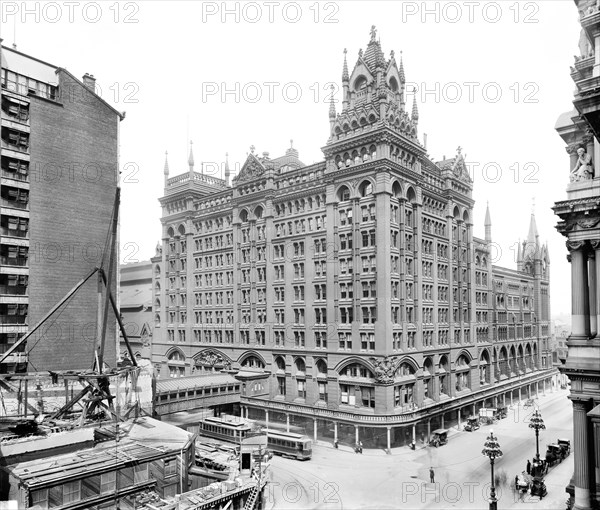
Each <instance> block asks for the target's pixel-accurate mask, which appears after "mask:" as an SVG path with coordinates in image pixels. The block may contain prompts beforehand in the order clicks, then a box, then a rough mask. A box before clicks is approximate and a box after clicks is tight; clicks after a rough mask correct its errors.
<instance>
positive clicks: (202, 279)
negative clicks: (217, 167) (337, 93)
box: [152, 30, 554, 447]
mask: <svg viewBox="0 0 600 510" xmlns="http://www.w3.org/2000/svg"><path fill="white" fill-rule="evenodd" d="M405 82H406V80H405V74H404V66H403V63H402V60H400V62H398V61H396V60H395V56H394V53H393V52H392V53H391V54H390V56H389V58H387V57H385V56H384V53H383V51H382V49H381V45H380V43H379V41H378V40H376V37H375V31H374V30H373V31H372V34H371V39H370V41H369V43H368V45H367V48H366V51H364V52H363V51H362V50H361V51H360V52H359V54H358V57H357V59H356V63H355V65H354V68H353V70H352V72H349V70H348V65H347V61H346V57H344V64H343V72H342V93H343V98H342V105H341V106H342V107H341V111H339V112H338V111H336V107H335V104H334V103H332V104H331V106H330V110H329V123H330V136H329V139H328V140H327V144H326V145H325V147H324V148H323V154H324V158H325V159H324V161H321V162H318V163H315V164H312V165H305V164H304V163H302V161H301V160H300V159H299V153H298V151H297V150H296V149H294V148H290V149H288V150H287V151H286V153H285V155H284V156H282V157H278V158H273V159H272V158H270V157H269V154H268V153H263V154H262V155H258V154H256V153H255V152H254V148H251V153H250V154H249V155H248V157H247V160H246V162H245V163H244V165H243V167H242V168H241V170H240V172H239V174H238V175H237V176H236V177H235V178H234V179H233V181H232V183H231V185H230V183H229V180H230V171H229V167H228V166H225V179H218V178H216V177H212V176H207V175H205V174H204V173H202V172H196V171H195V170H194V160H193V156H192V152H191V150H190V158H189V171H188V172H186V173H184V174H181V175H177V176H175V177H170V175H169V167H168V164H167V163H165V170H164V172H165V194H164V197H162V198H161V199H160V202H161V205H162V210H163V214H162V218H161V222H162V225H163V239H162V242H163V244H162V248H160V249H159V250H158V251H157V256H156V257H155V258H154V259H152V260H153V264H154V269H153V271H154V283H153V289H154V295H153V310H154V312H155V333H154V339H153V354H152V357H153V363H154V364H155V366H156V367H157V369H158V370H159V372H160V373H161V375H162V376H163V377H169V376H171V377H180V376H189V375H192V374H196V373H202V372H205V371H207V370H208V371H211V370H214V369H220V368H231V370H232V371H235V372H237V374H236V377H237V378H238V379H239V380H241V381H242V389H241V391H242V395H241V406H242V409H241V411H242V413H243V414H244V415H247V416H249V417H251V418H258V419H261V420H264V421H266V422H270V424H271V425H273V422H281V423H285V424H287V425H288V427H290V428H293V427H298V428H299V429H300V430H303V431H305V432H306V433H309V434H311V435H313V434H314V436H315V438H317V437H318V438H328V439H333V437H334V436H335V437H337V438H339V440H340V441H344V440H346V441H349V442H354V440H356V439H358V438H360V440H361V441H363V443H364V444H365V446H369V445H379V446H382V447H385V446H387V447H390V446H397V445H402V444H406V443H408V442H410V441H411V440H412V439H413V437H416V438H417V439H420V438H426V437H427V436H428V435H429V433H430V432H431V431H432V430H434V429H436V428H439V427H449V426H452V425H459V426H460V423H461V421H462V420H464V419H466V418H467V417H468V416H470V415H472V414H474V413H477V410H478V408H480V407H482V406H488V407H490V406H496V405H501V404H503V403H505V404H506V405H509V404H511V403H513V401H516V400H517V399H522V398H526V397H528V396H530V395H532V393H535V392H537V391H539V390H543V389H544V388H545V386H546V384H547V383H549V382H550V379H551V378H552V375H553V373H554V370H553V369H552V368H551V367H552V362H551V357H550V353H549V334H550V331H549V319H550V301H549V300H550V281H549V263H550V261H549V258H548V252H547V249H546V246H542V245H541V244H540V243H539V242H538V232H537V228H536V225H535V218H534V217H533V215H532V217H531V223H530V227H529V233H528V235H527V241H525V242H524V243H523V245H522V246H520V247H519V255H518V258H519V260H518V267H517V269H507V268H501V267H496V266H493V265H492V256H493V254H492V249H493V246H492V228H491V217H490V214H489V211H488V214H487V216H486V222H485V238H483V239H481V238H477V237H475V235H474V232H473V220H472V218H473V207H474V199H473V196H472V190H473V183H472V180H471V178H470V176H469V174H468V171H467V167H466V164H465V160H464V156H463V154H462V152H461V150H460V149H459V150H458V151H457V154H456V156H455V157H454V158H451V159H444V160H442V161H439V162H434V161H433V160H432V159H430V157H429V155H428V154H427V152H426V150H425V147H424V146H423V145H422V144H421V142H420V141H419V139H418V122H419V114H418V109H417V105H416V103H415V102H413V105H412V109H411V110H409V109H407V107H406V90H405Z"/></svg>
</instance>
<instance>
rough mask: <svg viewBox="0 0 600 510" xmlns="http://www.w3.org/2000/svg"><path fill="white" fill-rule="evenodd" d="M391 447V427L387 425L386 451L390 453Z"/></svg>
mask: <svg viewBox="0 0 600 510" xmlns="http://www.w3.org/2000/svg"><path fill="white" fill-rule="evenodd" d="M391 449H392V427H388V428H387V451H388V453H392V452H391Z"/></svg>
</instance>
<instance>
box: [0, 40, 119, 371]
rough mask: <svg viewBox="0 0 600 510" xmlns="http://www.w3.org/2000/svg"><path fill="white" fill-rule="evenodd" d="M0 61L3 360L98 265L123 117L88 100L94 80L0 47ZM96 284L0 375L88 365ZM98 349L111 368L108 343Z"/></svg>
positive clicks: (1, 367)
mask: <svg viewBox="0 0 600 510" xmlns="http://www.w3.org/2000/svg"><path fill="white" fill-rule="evenodd" d="M0 58H1V60H2V66H1V72H0V79H1V96H2V110H1V114H0V115H1V121H2V122H1V124H2V129H1V149H0V152H1V164H2V168H1V179H0V213H1V219H0V356H2V355H3V354H5V353H6V352H7V351H8V350H9V349H11V348H12V347H13V345H14V344H15V343H16V342H18V340H19V339H20V338H21V337H22V336H23V335H25V334H26V333H27V332H28V331H30V330H31V328H32V327H33V326H34V325H36V324H37V323H38V322H39V321H40V320H41V319H42V318H43V317H44V316H45V315H46V314H47V313H48V312H49V311H50V310H51V309H52V307H54V305H56V304H57V303H58V301H59V300H60V299H62V298H63V297H64V296H65V295H66V294H67V292H69V291H70V290H71V288H73V287H74V286H75V285H76V283H77V282H78V281H80V280H81V279H83V278H84V277H85V276H86V275H87V274H88V273H89V272H90V271H91V270H93V269H94V267H96V266H99V265H100V262H101V259H102V257H103V250H104V247H105V243H106V237H107V232H108V228H109V225H110V218H111V214H112V211H113V205H114V202H115V193H116V189H117V184H118V176H119V171H118V135H119V122H120V121H121V120H122V119H123V117H124V116H123V114H121V113H119V112H117V111H116V110H115V109H114V108H112V107H111V106H110V105H109V104H107V103H106V102H105V101H104V100H103V99H102V98H100V97H99V96H98V95H97V94H96V93H95V79H94V77H93V76H90V75H88V74H86V75H85V76H84V77H83V79H82V80H79V79H77V78H75V77H74V76H73V75H72V74H71V73H69V72H68V71H67V70H66V69H63V68H60V67H57V66H54V65H51V64H48V63H47V62H43V61H41V60H39V59H37V58H35V57H32V56H30V55H26V54H24V53H21V52H19V51H17V50H16V49H15V48H8V47H5V46H2V47H1V49H0ZM107 259H108V257H107ZM115 269H116V268H115ZM113 274H116V270H115V271H114V272H113ZM115 281H116V279H115ZM95 283H96V280H93V282H92V283H91V284H89V285H87V286H85V287H83V288H82V289H81V290H80V291H79V292H78V294H77V296H76V298H75V299H72V300H71V301H70V302H69V303H68V305H67V306H65V307H63V308H62V310H61V313H60V314H57V315H54V316H53V321H52V323H47V325H46V326H44V327H42V328H40V329H39V330H37V332H35V333H34V334H33V335H32V336H30V337H29V338H28V339H27V343H26V344H25V343H23V344H21V345H20V346H18V347H17V348H16V351H15V352H13V353H12V354H10V355H8V356H7V357H6V359H5V360H3V362H2V363H0V373H6V372H13V371H15V370H17V371H23V370H26V369H27V364H28V363H29V364H30V368H31V369H32V370H35V371H37V370H42V369H45V370H48V369H53V370H61V369H74V368H89V367H90V366H91V364H92V362H93V359H94V358H93V353H94V342H95V338H96V331H97V328H96V321H97V311H96V310H95V308H94V306H90V303H94V305H95V304H96V303H97V302H98V299H97V296H96V294H97V285H96V284H95ZM113 285H114V284H113ZM113 288H114V286H113ZM112 323H113V321H110V322H109V324H110V325H109V328H108V331H109V336H111V337H112V338H114V337H115V333H114V331H115V328H114V325H113V324H112ZM111 333H112V335H111ZM34 347H35V349H34ZM106 351H107V362H108V363H109V364H111V365H112V366H114V364H115V360H116V352H117V345H115V342H114V341H113V342H112V344H111V345H110V346H109V347H107V349H106Z"/></svg>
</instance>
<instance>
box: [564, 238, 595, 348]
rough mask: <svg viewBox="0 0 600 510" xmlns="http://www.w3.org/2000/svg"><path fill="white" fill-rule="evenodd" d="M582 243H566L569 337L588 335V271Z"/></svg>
mask: <svg viewBox="0 0 600 510" xmlns="http://www.w3.org/2000/svg"><path fill="white" fill-rule="evenodd" d="M583 247H584V242H583V241H567V248H568V250H569V252H570V255H571V303H572V304H571V336H575V337H584V338H588V337H589V335H590V303H589V297H590V296H589V291H588V274H587V273H588V271H587V262H586V258H585V254H584V252H583Z"/></svg>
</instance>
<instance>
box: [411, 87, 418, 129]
mask: <svg viewBox="0 0 600 510" xmlns="http://www.w3.org/2000/svg"><path fill="white" fill-rule="evenodd" d="M411 119H412V121H413V122H414V123H415V124H417V123H418V122H419V108H418V107H417V92H416V90H415V91H414V94H413V106H412V115H411Z"/></svg>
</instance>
